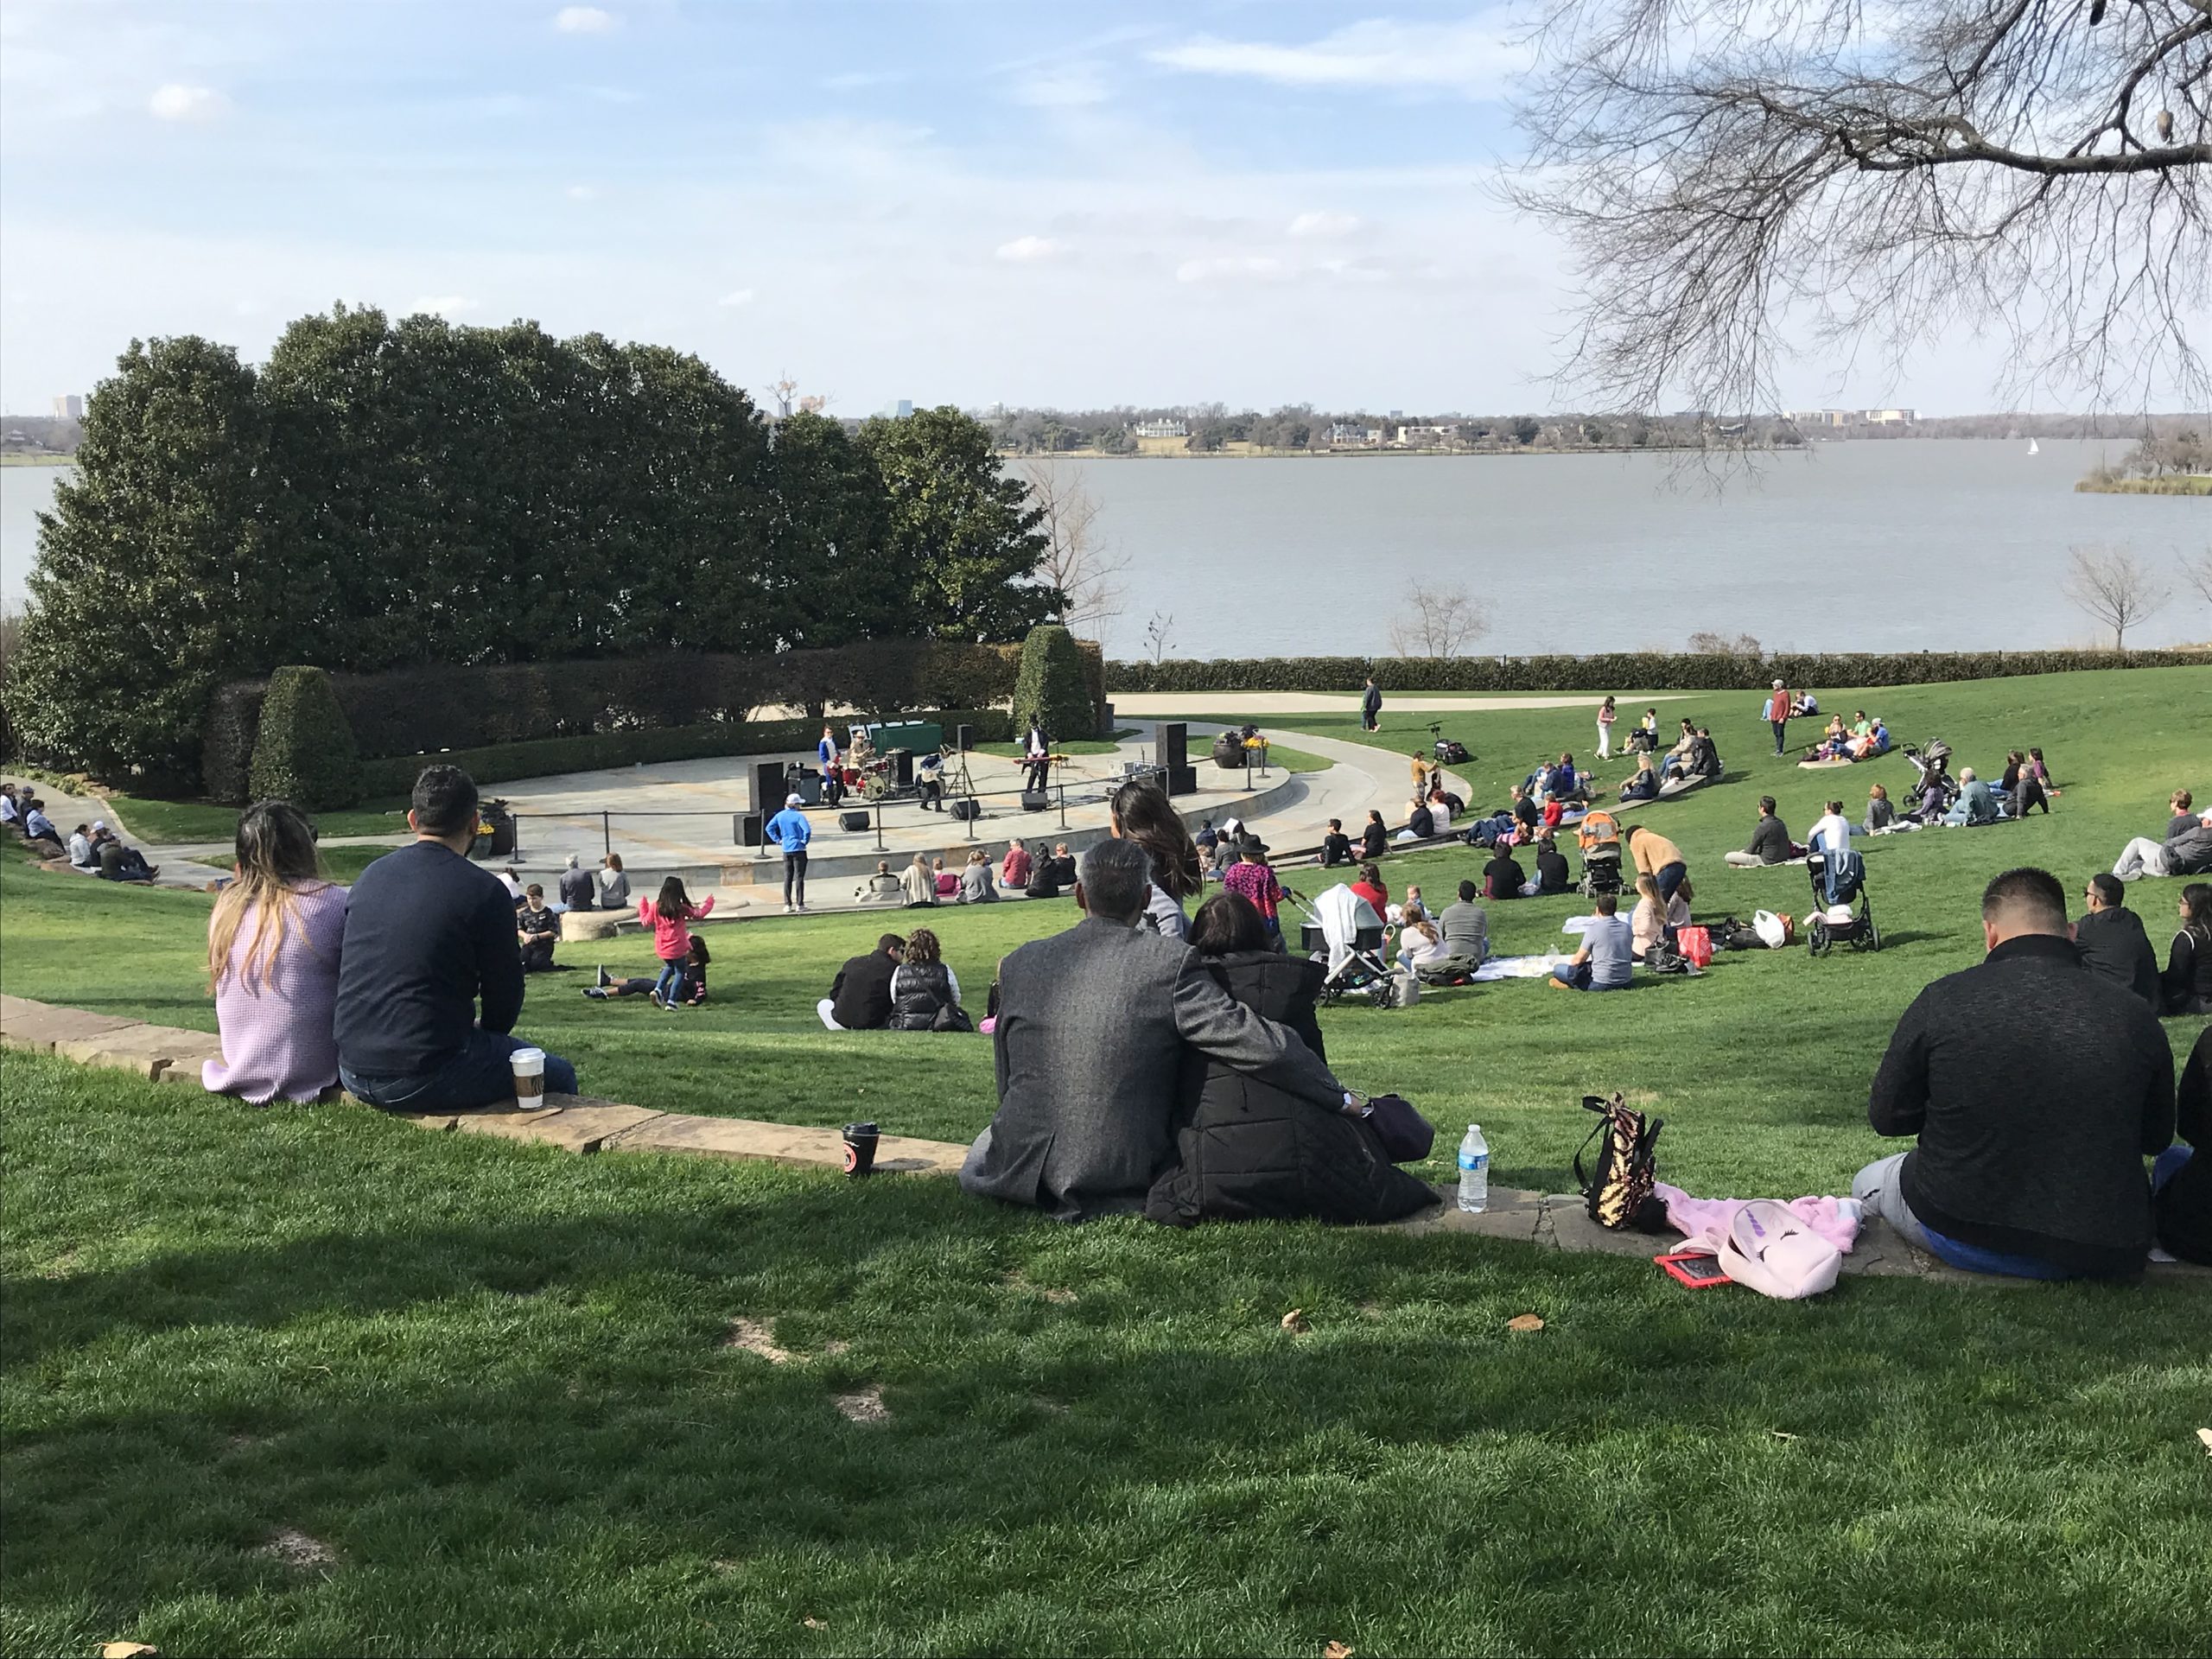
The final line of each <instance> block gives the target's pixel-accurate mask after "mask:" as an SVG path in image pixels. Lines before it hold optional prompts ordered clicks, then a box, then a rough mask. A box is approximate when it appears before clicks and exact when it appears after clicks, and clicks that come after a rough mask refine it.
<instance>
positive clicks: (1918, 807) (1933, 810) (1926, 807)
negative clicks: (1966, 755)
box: [1904, 738, 1959, 823]
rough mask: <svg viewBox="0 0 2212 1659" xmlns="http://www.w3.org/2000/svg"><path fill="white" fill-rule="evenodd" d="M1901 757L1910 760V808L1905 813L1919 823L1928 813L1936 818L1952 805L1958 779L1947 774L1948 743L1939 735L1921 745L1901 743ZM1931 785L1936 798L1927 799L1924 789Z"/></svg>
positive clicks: (1954, 800) (1957, 789)
mask: <svg viewBox="0 0 2212 1659" xmlns="http://www.w3.org/2000/svg"><path fill="white" fill-rule="evenodd" d="M1904 758H1905V759H1906V760H1910V761H1911V762H1912V772H1913V781H1912V798H1913V803H1914V810H1913V811H1912V813H1910V814H1908V816H1910V817H1918V818H1920V819H1921V820H1922V821H1923V823H1924V822H1926V821H1927V820H1928V819H1929V817H1931V816H1932V817H1937V818H1940V817H1942V816H1943V814H1944V813H1946V812H1948V811H1949V810H1951V808H1952V807H1953V806H1954V805H1955V804H1957V802H1958V798H1959V780H1958V779H1955V778H1954V777H1952V776H1951V746H1950V745H1949V744H1948V743H1946V742H1944V741H1942V739H1941V738H1938V739H1936V741H1934V742H1932V743H1929V745H1928V746H1927V747H1924V748H1915V747H1913V746H1912V745H1911V744H1910V743H1908V744H1906V745H1905V746H1904ZM1930 789H1933V790H1934V791H1936V798H1935V799H1934V800H1933V801H1929V798H1928V791H1929V790H1930Z"/></svg>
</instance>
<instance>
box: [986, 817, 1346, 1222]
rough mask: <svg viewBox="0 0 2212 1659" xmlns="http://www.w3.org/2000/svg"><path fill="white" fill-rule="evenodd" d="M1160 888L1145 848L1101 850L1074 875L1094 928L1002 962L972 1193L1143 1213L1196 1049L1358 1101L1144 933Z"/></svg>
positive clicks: (1331, 1096)
mask: <svg viewBox="0 0 2212 1659" xmlns="http://www.w3.org/2000/svg"><path fill="white" fill-rule="evenodd" d="M1151 887H1152V872H1151V867H1150V865H1149V863H1148V861H1147V858H1146V856H1145V853H1144V850H1143V849H1141V848H1140V847H1139V846H1137V844H1136V843H1135V842H1128V841H1102V842H1099V843H1098V844H1097V845H1096V846H1095V847H1092V848H1091V849H1090V850H1089V851H1087V852H1085V853H1084V855H1083V863H1082V867H1081V868H1080V869H1079V870H1078V872H1077V877H1076V887H1075V898H1076V904H1077V907H1078V908H1079V909H1081V910H1082V911H1083V912H1084V919H1083V920H1082V921H1081V922H1078V923H1077V925H1075V926H1074V927H1072V928H1070V929H1069V930H1068V931H1066V932H1065V933H1059V934H1055V935H1054V936H1053V937H1052V938H1048V939H1038V940H1036V941H1034V942H1033V943H1031V944H1025V945H1023V946H1022V947H1021V948H1020V950H1016V951H1015V952H1014V954H1013V955H1012V956H1010V957H1007V959H1006V961H1005V962H1004V963H1001V966H1000V969H999V1017H998V1025H997V1027H996V1030H995V1035H994V1037H993V1039H992V1042H993V1047H994V1052H995V1060H996V1065H997V1071H998V1088H999V1109H998V1114H997V1116H995V1117H993V1118H992V1119H991V1122H990V1125H989V1127H988V1128H986V1129H985V1130H984V1131H983V1132H982V1135H978V1136H976V1144H975V1145H974V1146H972V1147H969V1149H968V1158H967V1161H966V1162H965V1163H964V1164H963V1166H961V1170H960V1185H962V1186H963V1187H964V1188H965V1189H967V1191H969V1192H973V1193H976V1195H978V1196H979V1197H982V1198H1000V1199H1003V1200H1004V1201H1006V1202H1007V1203H1008V1204H1027V1205H1035V1206H1037V1207H1038V1208H1039V1209H1040V1210H1042V1211H1045V1212H1046V1214H1047V1215H1049V1216H1052V1217H1053V1218H1055V1219H1056V1220H1059V1221H1086V1220H1088V1219H1090V1217H1093V1216H1108V1215H1121V1214H1126V1213H1133V1212H1135V1211H1141V1210H1142V1209H1143V1208H1144V1202H1145V1194H1146V1192H1147V1191H1148V1190H1149V1189H1150V1187H1151V1185H1152V1183H1153V1179H1154V1176H1156V1175H1158V1174H1159V1173H1160V1166H1162V1165H1163V1164H1165V1163H1166V1161H1167V1160H1168V1158H1169V1157H1170V1156H1171V1155H1172V1154H1173V1147H1174V1137H1173V1128H1172V1119H1173V1113H1174V1109H1175V1100H1176V1080H1177V1077H1178V1076H1179V1073H1180V1071H1181V1070H1182V1067H1183V1063H1184V1060H1185V1057H1186V1056H1187V1055H1188V1054H1189V1053H1190V1052H1192V1051H1194V1050H1195V1051H1196V1052H1198V1053H1201V1054H1205V1055H1207V1056H1209V1057H1210V1058H1213V1059H1216V1060H1218V1061H1220V1062H1221V1063H1223V1064H1224V1065H1228V1066H1230V1067H1232V1068H1233V1069H1235V1070H1236V1071H1242V1072H1243V1073H1245V1074H1247V1075H1248V1076H1249V1077H1254V1078H1255V1079H1257V1080H1259V1081H1261V1082H1263V1083H1266V1084H1269V1085H1271V1086H1272V1087H1274V1088H1277V1089H1281V1090H1285V1091H1287V1092H1288V1093H1290V1094H1294V1095H1297V1096H1301V1097H1303V1098H1305V1099H1307V1100H1310V1101H1312V1102H1313V1103H1314V1104H1316V1105H1318V1106H1319V1107H1321V1108H1322V1109H1325V1110H1327V1111H1332V1112H1333V1111H1341V1110H1342V1109H1344V1108H1345V1107H1346V1106H1348V1105H1353V1104H1357V1100H1358V1096H1355V1095H1352V1094H1351V1093H1350V1092H1348V1091H1347V1090H1345V1089H1344V1085H1343V1084H1340V1083H1338V1081H1337V1080H1336V1078H1335V1077H1332V1076H1331V1075H1330V1072H1329V1068H1328V1067H1327V1066H1326V1065H1323V1064H1322V1063H1321V1062H1320V1061H1319V1059H1317V1058H1314V1056H1313V1052H1311V1051H1310V1050H1308V1049H1307V1048H1306V1045H1305V1044H1304V1043H1302V1042H1301V1041H1300V1040H1299V1039H1298V1038H1297V1037H1296V1036H1294V1034H1293V1033H1290V1032H1289V1031H1288V1030H1287V1029H1286V1028H1285V1027H1281V1026H1279V1025H1276V1024H1275V1023H1274V1021H1272V1020H1266V1019H1262V1017H1261V1016H1260V1015H1258V1014H1254V1013H1253V1012H1252V1011H1251V1010H1250V1009H1249V1008H1247V1007H1244V1006H1243V1004H1241V1003H1239V1002H1236V1001H1232V1000H1231V999H1230V996H1229V995H1228V994H1227V993H1226V992H1224V990H1223V989H1222V988H1221V987H1220V986H1219V985H1217V984H1216V983H1215V982H1214V981H1213V980H1212V978H1211V977H1210V976H1208V975H1206V974H1205V972H1203V971H1202V970H1201V969H1199V967H1198V958H1197V957H1193V956H1192V954H1191V951H1190V950H1189V949H1188V948H1187V947H1186V946H1185V945H1184V944H1182V943H1181V942H1180V941H1179V940H1176V939H1169V938H1161V937H1160V935H1159V934H1157V933H1152V932H1146V931H1139V930H1138V928H1137V925H1136V923H1137V919H1138V918H1139V917H1141V915H1142V914H1143V913H1144V908H1145V901H1146V899H1147V896H1148V895H1149V893H1150V892H1151Z"/></svg>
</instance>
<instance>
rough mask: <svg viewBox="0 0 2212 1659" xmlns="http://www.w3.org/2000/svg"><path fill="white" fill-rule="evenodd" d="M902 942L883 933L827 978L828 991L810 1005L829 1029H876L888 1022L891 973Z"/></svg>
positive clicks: (903, 945)
mask: <svg viewBox="0 0 2212 1659" xmlns="http://www.w3.org/2000/svg"><path fill="white" fill-rule="evenodd" d="M905 950H906V942H905V941H904V940H902V939H901V938H899V936H898V935H897V934H896V933H886V934H885V935H884V936H883V937H882V938H880V939H878V940H877V941H876V942H875V949H874V950H871V951H869V952H868V954H867V955H866V956H864V957H851V958H849V960H848V961H847V962H846V963H845V965H844V966H843V967H842V968H840V969H838V970H837V977H836V978H835V979H833V980H831V981H830V982H829V995H827V996H825V997H823V999H822V1000H821V1001H819V1002H817V1003H816V1004H815V1005H814V1011H815V1013H817V1014H820V1015H821V1016H822V1023H823V1025H825V1026H827V1027H829V1029H830V1030H832V1031H880V1030H882V1029H883V1027H886V1026H887V1025H889V1024H890V1023H891V976H892V975H893V974H894V973H896V972H897V971H898V970H899V957H900V955H901V953H902V952H904V951H905Z"/></svg>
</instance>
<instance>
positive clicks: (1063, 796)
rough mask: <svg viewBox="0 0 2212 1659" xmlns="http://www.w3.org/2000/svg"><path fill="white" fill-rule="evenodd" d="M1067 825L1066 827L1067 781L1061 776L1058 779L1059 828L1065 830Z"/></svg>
mask: <svg viewBox="0 0 2212 1659" xmlns="http://www.w3.org/2000/svg"><path fill="white" fill-rule="evenodd" d="M1067 827H1068V781H1067V779H1065V778H1063V779H1060V828H1061V829H1066V828H1067Z"/></svg>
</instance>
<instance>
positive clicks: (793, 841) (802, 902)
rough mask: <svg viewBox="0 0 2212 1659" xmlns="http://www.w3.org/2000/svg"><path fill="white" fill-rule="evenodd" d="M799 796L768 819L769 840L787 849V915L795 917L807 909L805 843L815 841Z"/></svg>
mask: <svg viewBox="0 0 2212 1659" xmlns="http://www.w3.org/2000/svg"><path fill="white" fill-rule="evenodd" d="M800 805H801V802H800V800H799V798H798V796H796V795H786V796H785V797H784V810H782V811H780V812H779V813H777V814H776V816H775V817H772V818H771V819H769V820H768V828H767V835H768V839H769V840H770V841H772V842H774V843H775V844H776V845H777V846H779V847H780V848H782V849H784V914H785V915H786V916H796V915H798V913H799V912H802V911H804V909H805V908H806V844H807V842H810V841H812V840H813V839H814V826H813V825H812V824H811V823H808V822H807V817H806V814H805V813H804V812H803V811H801V810H799V808H800Z"/></svg>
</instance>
